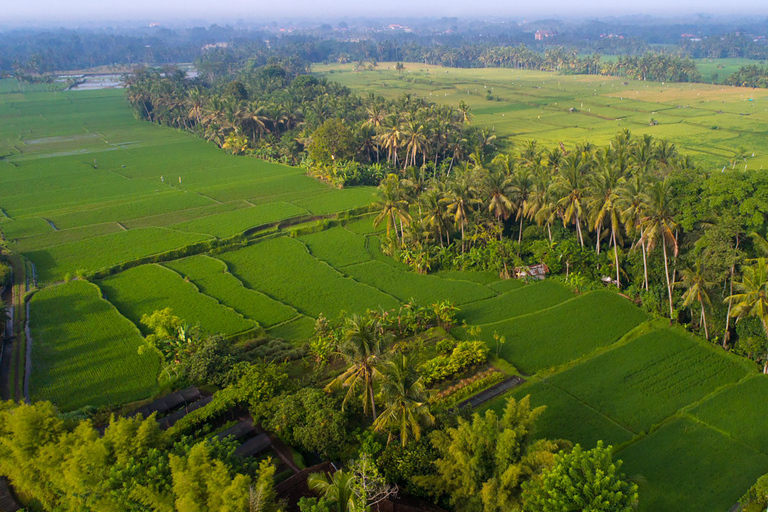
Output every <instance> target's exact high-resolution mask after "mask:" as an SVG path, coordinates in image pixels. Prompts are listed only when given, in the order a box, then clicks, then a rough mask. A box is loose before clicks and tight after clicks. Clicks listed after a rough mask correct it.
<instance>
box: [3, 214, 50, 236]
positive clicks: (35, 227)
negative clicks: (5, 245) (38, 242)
mask: <svg viewBox="0 0 768 512" xmlns="http://www.w3.org/2000/svg"><path fill="white" fill-rule="evenodd" d="M0 229H2V230H3V234H4V235H5V238H6V239H7V240H13V239H15V238H24V237H33V236H39V235H45V234H48V233H50V232H52V231H53V228H52V227H51V225H50V224H48V223H47V222H46V221H45V219H43V218H41V217H28V218H26V219H10V218H8V217H0Z"/></svg>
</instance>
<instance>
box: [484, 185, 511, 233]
mask: <svg viewBox="0 0 768 512" xmlns="http://www.w3.org/2000/svg"><path fill="white" fill-rule="evenodd" d="M511 185H512V179H511V176H509V175H507V174H504V172H503V171H491V172H490V173H488V176H487V177H486V180H485V188H486V190H487V191H488V194H489V196H490V197H489V199H488V212H489V213H492V214H493V216H494V217H496V222H498V224H499V240H501V238H502V237H501V234H502V227H503V220H507V219H508V218H509V216H510V215H511V214H512V210H513V208H514V204H512V201H511V200H510V199H509V195H510V191H511V189H512V187H511Z"/></svg>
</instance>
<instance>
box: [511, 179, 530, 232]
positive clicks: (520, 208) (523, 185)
mask: <svg viewBox="0 0 768 512" xmlns="http://www.w3.org/2000/svg"><path fill="white" fill-rule="evenodd" d="M532 191H533V177H532V174H531V167H530V166H523V167H522V168H520V169H518V171H517V172H516V173H515V175H514V176H513V177H512V194H511V196H512V201H513V203H514V208H515V219H516V220H519V221H520V225H519V226H518V230H517V243H522V241H523V218H524V217H525V212H526V210H528V201H529V199H530V197H531V193H532Z"/></svg>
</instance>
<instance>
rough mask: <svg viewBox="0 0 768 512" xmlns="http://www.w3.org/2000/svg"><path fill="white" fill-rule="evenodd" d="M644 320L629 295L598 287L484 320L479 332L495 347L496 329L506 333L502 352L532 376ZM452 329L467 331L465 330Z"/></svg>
mask: <svg viewBox="0 0 768 512" xmlns="http://www.w3.org/2000/svg"><path fill="white" fill-rule="evenodd" d="M511 293H512V294H514V293H517V292H514V291H513V292H511ZM644 319H645V314H644V313H643V312H642V311H640V310H639V309H638V308H637V307H635V306H634V305H633V304H632V303H631V302H629V301H628V300H626V299H624V298H622V297H620V296H618V295H616V294H615V293H610V292H602V291H598V292H590V293H587V294H584V295H582V296H579V297H577V298H575V299H571V300H568V301H566V302H563V303H561V304H559V305H556V306H554V307H551V308H549V309H546V310H543V311H540V312H538V313H533V314H530V315H525V316H520V317H517V318H511V319H508V320H501V321H499V322H495V323H489V324H482V325H481V327H482V333H481V336H480V337H481V339H483V340H484V341H485V342H486V343H487V344H488V346H489V347H491V349H494V348H495V344H494V339H493V335H494V333H498V334H499V335H501V336H504V337H505V338H506V342H505V343H504V345H503V346H502V347H501V351H500V355H501V357H503V358H504V359H506V360H507V361H509V362H510V363H512V364H514V365H515V366H516V367H517V368H518V369H519V370H520V371H521V372H523V373H525V374H529V375H530V374H533V373H536V372H538V371H539V370H544V369H547V368H550V367H553V366H558V365H561V364H565V363H568V362H570V361H573V360H574V359H577V358H579V357H582V356H584V355H586V354H589V353H590V352H592V351H593V350H595V349H597V348H600V347H604V346H606V345H610V344H611V343H613V342H615V341H616V340H618V339H619V338H620V337H621V336H622V335H623V334H625V333H626V332H627V331H629V330H631V329H632V328H633V327H635V326H636V325H637V324H639V323H640V322H642V321H643V320H644ZM456 334H457V336H459V337H461V338H465V337H466V336H467V334H466V332H465V331H464V330H463V329H456Z"/></svg>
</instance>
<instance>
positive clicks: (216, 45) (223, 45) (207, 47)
mask: <svg viewBox="0 0 768 512" xmlns="http://www.w3.org/2000/svg"><path fill="white" fill-rule="evenodd" d="M217 48H229V43H211V44H207V45H205V46H203V47H202V48H201V50H202V51H204V52H205V51H208V50H215V49H217Z"/></svg>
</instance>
